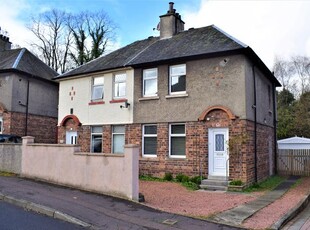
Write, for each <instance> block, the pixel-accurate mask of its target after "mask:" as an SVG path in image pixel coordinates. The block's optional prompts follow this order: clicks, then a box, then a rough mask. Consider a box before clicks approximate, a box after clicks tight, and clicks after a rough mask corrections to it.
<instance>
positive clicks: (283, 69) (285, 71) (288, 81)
mask: <svg viewBox="0 0 310 230" xmlns="http://www.w3.org/2000/svg"><path fill="white" fill-rule="evenodd" d="M273 71H274V75H275V77H276V78H277V79H278V80H279V81H280V83H281V85H282V87H283V88H284V89H288V90H291V88H292V87H293V85H294V83H293V82H294V80H293V76H294V68H293V66H292V64H291V62H289V61H286V60H284V59H282V58H280V57H276V58H275V63H274V66H273Z"/></svg>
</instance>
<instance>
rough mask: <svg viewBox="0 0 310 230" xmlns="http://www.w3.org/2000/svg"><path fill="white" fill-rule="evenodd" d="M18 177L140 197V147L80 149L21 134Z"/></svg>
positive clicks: (128, 196) (122, 195) (126, 196)
mask: <svg viewBox="0 0 310 230" xmlns="http://www.w3.org/2000/svg"><path fill="white" fill-rule="evenodd" d="M22 152H23V153H22V167H21V176H23V177H27V178H33V179H39V180H43V181H47V182H50V183H55V184H60V185H65V186H70V187H75V188H80V189H83V190H87V191H92V192H97V193H102V194H108V195H112V196H118V197H123V198H127V199H132V200H138V198H139V174H138V173H139V172H138V171H139V147H138V146H136V145H126V146H125V153H124V154H119V155H116V154H102V153H101V154H95V153H83V152H80V147H79V146H77V145H64V144H57V145H54V144H34V138H33V137H23V145H22Z"/></svg>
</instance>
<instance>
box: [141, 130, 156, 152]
mask: <svg viewBox="0 0 310 230" xmlns="http://www.w3.org/2000/svg"><path fill="white" fill-rule="evenodd" d="M142 150H143V152H142V154H143V156H148V157H149V156H156V155H157V126H156V125H144V126H143V148H142Z"/></svg>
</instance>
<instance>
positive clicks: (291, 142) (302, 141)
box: [278, 136, 310, 149]
mask: <svg viewBox="0 0 310 230" xmlns="http://www.w3.org/2000/svg"><path fill="white" fill-rule="evenodd" d="M278 148H279V149H310V139H309V138H304V137H297V136H296V137H290V138H286V139H282V140H278Z"/></svg>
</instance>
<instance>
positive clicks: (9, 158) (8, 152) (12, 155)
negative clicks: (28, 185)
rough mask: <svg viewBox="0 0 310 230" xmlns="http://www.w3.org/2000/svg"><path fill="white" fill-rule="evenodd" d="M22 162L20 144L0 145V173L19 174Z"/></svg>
mask: <svg viewBox="0 0 310 230" xmlns="http://www.w3.org/2000/svg"><path fill="white" fill-rule="evenodd" d="M21 162H22V145H21V144H10V143H1V144H0V171H4V172H11V173H16V174H20V173H21Z"/></svg>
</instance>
